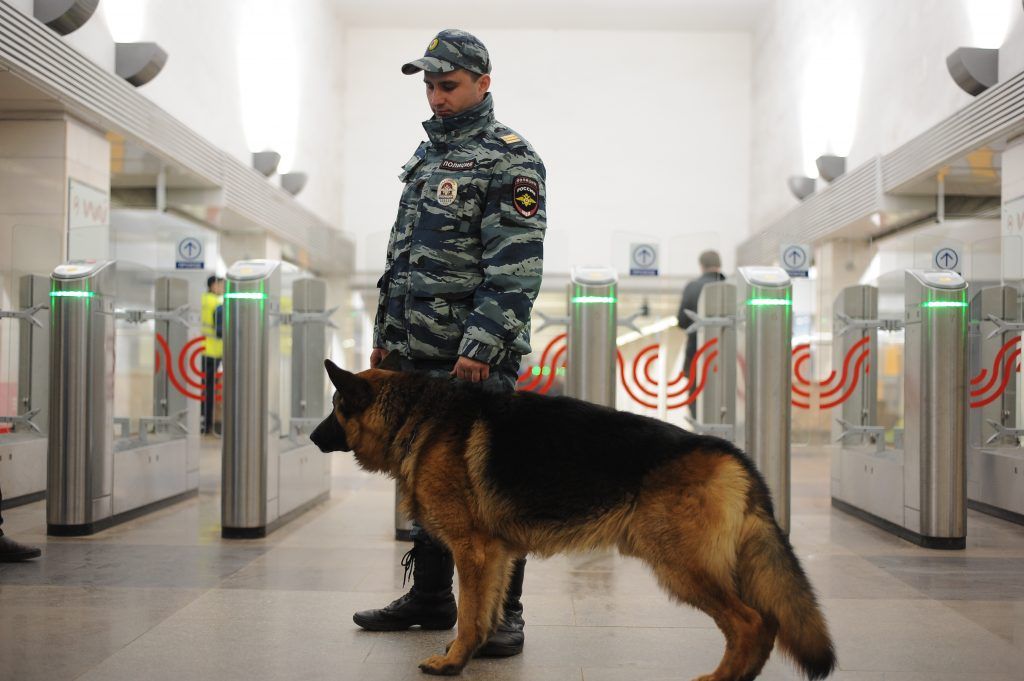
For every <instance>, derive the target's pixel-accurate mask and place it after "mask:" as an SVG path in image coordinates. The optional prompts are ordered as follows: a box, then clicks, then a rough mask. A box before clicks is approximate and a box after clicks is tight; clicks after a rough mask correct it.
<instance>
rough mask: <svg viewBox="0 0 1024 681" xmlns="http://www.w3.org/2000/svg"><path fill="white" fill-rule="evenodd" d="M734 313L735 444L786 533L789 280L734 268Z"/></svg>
mask: <svg viewBox="0 0 1024 681" xmlns="http://www.w3.org/2000/svg"><path fill="white" fill-rule="evenodd" d="M736 308H737V309H738V310H739V316H738V320H737V324H738V328H737V331H736V353H737V354H736V359H737V363H738V364H739V372H740V373H741V375H742V377H743V381H742V383H743V389H742V392H738V393H737V402H739V403H740V404H738V405H737V408H736V421H737V423H736V431H735V432H736V443H737V445H738V446H740V447H741V448H743V449H745V450H746V452H747V454H748V455H749V456H750V458H751V459H753V460H754V463H755V464H756V465H757V468H758V470H759V471H760V472H761V475H763V476H764V479H765V482H766V483H767V484H768V489H769V491H770V492H771V494H772V501H773V503H774V506H775V520H776V522H777V523H778V524H779V527H781V528H782V531H783V532H786V533H788V532H789V515H790V512H789V507H790V442H789V434H790V382H791V380H792V379H791V376H790V364H791V357H792V350H791V345H792V338H793V294H792V283H791V281H790V279H789V275H788V274H786V271H785V270H783V269H782V268H779V267H741V268H739V270H738V272H737V283H736ZM725 363H727V362H723V364H725Z"/></svg>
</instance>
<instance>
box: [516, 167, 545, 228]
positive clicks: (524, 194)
mask: <svg viewBox="0 0 1024 681" xmlns="http://www.w3.org/2000/svg"><path fill="white" fill-rule="evenodd" d="M512 205H514V206H515V207H516V212H517V213H519V214H520V215H522V216H523V217H524V218H532V217H533V216H534V215H536V214H537V209H538V208H540V185H538V184H537V181H536V180H534V179H532V178H529V177H523V176H522V175H519V176H517V177H516V178H515V179H514V180H512Z"/></svg>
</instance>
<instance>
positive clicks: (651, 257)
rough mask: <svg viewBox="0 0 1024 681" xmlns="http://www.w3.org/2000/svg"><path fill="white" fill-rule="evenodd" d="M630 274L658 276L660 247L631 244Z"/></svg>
mask: <svg viewBox="0 0 1024 681" xmlns="http://www.w3.org/2000/svg"><path fill="white" fill-rule="evenodd" d="M629 273H630V274H631V275H633V276H648V277H656V276H658V246H657V245H656V244H630V247H629Z"/></svg>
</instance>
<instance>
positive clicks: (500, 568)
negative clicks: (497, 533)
mask: <svg viewBox="0 0 1024 681" xmlns="http://www.w3.org/2000/svg"><path fill="white" fill-rule="evenodd" d="M449 548H450V549H451V552H452V556H453V557H454V558H455V569H456V571H457V572H458V575H459V620H458V622H459V624H458V626H459V628H458V632H457V634H456V637H455V640H454V641H452V643H451V645H450V646H449V648H448V652H447V654H445V655H434V656H432V657H429V658H427V659H426V660H423V661H422V662H421V663H420V669H421V670H422V671H424V672H426V673H427V674H439V675H444V676H451V675H455V674H458V673H459V672H461V671H462V668H463V667H465V666H466V663H467V662H468V661H469V659H470V658H471V657H472V656H473V653H474V652H476V649H477V648H479V647H480V646H481V645H483V643H484V642H485V641H486V640H487V637H488V636H490V635H491V633H492V632H493V631H494V630H495V628H496V627H497V625H498V620H499V617H500V616H501V604H502V601H503V599H504V597H505V591H506V589H507V588H508V581H509V572H510V569H511V564H512V557H513V556H512V554H511V553H510V552H509V550H508V548H507V547H506V546H505V545H504V543H502V542H500V541H498V540H495V539H493V538H491V537H486V536H484V535H474V534H469V535H467V536H466V537H464V538H460V539H458V540H456V541H453V542H452V543H451V545H450V546H449Z"/></svg>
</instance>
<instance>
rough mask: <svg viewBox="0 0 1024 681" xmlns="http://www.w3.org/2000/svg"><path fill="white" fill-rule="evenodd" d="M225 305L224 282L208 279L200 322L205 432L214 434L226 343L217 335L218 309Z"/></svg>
mask: <svg viewBox="0 0 1024 681" xmlns="http://www.w3.org/2000/svg"><path fill="white" fill-rule="evenodd" d="M223 304H224V280H223V279H221V278H219V277H216V276H212V275H211V276H210V277H208V278H207V279H206V292H205V293H204V294H203V299H202V307H201V309H200V314H199V322H200V324H201V326H202V332H203V336H204V337H205V339H206V341H205V344H204V345H203V432H204V433H207V434H209V433H212V432H213V412H214V408H215V402H216V394H217V365H218V364H219V363H220V360H221V357H223V356H224V342H223V341H222V340H221V338H220V336H218V335H217V308H218V307H220V306H221V305H223Z"/></svg>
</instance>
